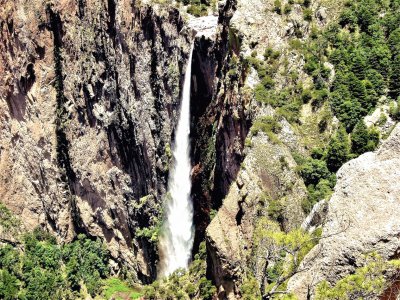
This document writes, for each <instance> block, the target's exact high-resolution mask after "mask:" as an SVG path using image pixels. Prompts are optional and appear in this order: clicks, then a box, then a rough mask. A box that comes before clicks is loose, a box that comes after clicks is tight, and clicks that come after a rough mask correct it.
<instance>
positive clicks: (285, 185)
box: [207, 133, 307, 299]
mask: <svg viewBox="0 0 400 300" xmlns="http://www.w3.org/2000/svg"><path fill="white" fill-rule="evenodd" d="M247 151H248V154H247V156H246V158H245V159H244V161H243V163H242V168H241V170H240V172H239V175H238V178H237V180H236V182H235V183H234V184H232V186H231V188H230V190H229V193H228V195H227V197H226V198H225V199H224V202H223V205H222V207H221V208H220V209H219V211H218V213H217V215H216V216H215V217H214V219H213V220H212V222H211V224H210V226H209V227H208V228H207V246H208V251H209V254H210V268H211V271H212V274H213V279H214V280H215V283H216V285H217V286H218V287H219V298H220V299H226V298H227V299H236V298H235V297H236V295H239V294H240V292H239V287H240V284H241V280H242V279H243V276H244V274H245V273H246V272H247V271H249V270H251V271H252V273H253V274H255V275H256V277H257V279H258V280H259V282H260V284H262V283H263V282H264V280H265V275H266V274H265V270H264V267H263V265H265V260H264V259H263V257H264V255H263V253H259V251H258V249H256V248H255V247H253V237H254V236H255V235H256V233H255V232H254V230H255V227H256V224H257V220H258V219H259V218H261V217H263V216H265V215H266V214H267V209H268V206H269V205H271V202H273V201H280V202H281V204H282V207H285V209H284V211H282V216H281V218H282V220H281V221H282V223H285V224H288V227H289V228H287V229H290V227H291V228H294V227H296V226H299V225H300V224H301V222H302V221H303V218H304V213H303V211H302V208H301V201H302V200H303V199H304V198H305V197H306V195H307V194H306V189H305V186H304V184H303V181H302V180H301V178H299V176H298V175H297V174H296V172H294V169H295V168H296V162H295V161H294V160H293V158H292V156H291V153H290V149H289V148H288V147H287V146H285V145H284V144H281V143H274V142H273V141H271V139H270V138H269V137H268V136H267V135H265V134H264V133H259V134H258V135H257V136H255V137H254V138H253V139H252V145H251V148H250V147H249V148H248V149H247Z"/></svg>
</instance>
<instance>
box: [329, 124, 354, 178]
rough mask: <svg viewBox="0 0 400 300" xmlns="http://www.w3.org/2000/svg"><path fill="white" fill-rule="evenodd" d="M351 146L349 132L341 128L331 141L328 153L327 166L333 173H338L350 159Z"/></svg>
mask: <svg viewBox="0 0 400 300" xmlns="http://www.w3.org/2000/svg"><path fill="white" fill-rule="evenodd" d="M349 154H350V145H349V139H348V135H347V132H346V130H345V128H344V127H343V126H340V127H339V129H338V131H337V133H336V135H335V136H334V137H333V138H332V139H331V141H330V142H329V145H328V150H327V153H326V164H327V166H328V169H329V170H330V171H331V172H336V171H337V170H339V168H340V167H341V166H342V165H343V164H344V163H345V162H346V161H347V160H348V159H349Z"/></svg>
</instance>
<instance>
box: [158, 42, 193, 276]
mask: <svg viewBox="0 0 400 300" xmlns="http://www.w3.org/2000/svg"><path fill="white" fill-rule="evenodd" d="M193 47H194V45H192V47H191V49H190V56H189V60H188V62H187V66H186V73H185V81H184V86H183V93H182V103H181V109H180V116H179V121H178V127H177V130H176V134H175V143H174V145H173V151H172V152H173V166H172V170H171V171H170V175H169V181H168V194H167V199H166V205H165V217H166V219H165V222H164V226H163V231H162V234H161V237H160V244H159V245H160V254H161V255H160V257H161V263H160V275H161V276H167V275H170V274H171V273H172V272H174V271H175V270H177V269H180V268H184V269H185V268H187V266H188V263H189V260H190V256H191V252H192V246H193V238H194V237H193V235H194V229H193V204H192V200H191V198H190V191H191V187H192V184H191V179H190V171H191V168H192V167H191V162H190V144H189V143H190V141H189V133H190V81H191V73H192V54H193Z"/></svg>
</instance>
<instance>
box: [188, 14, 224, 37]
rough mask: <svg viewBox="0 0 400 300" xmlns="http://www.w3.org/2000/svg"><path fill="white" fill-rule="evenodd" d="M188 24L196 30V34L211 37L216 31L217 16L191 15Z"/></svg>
mask: <svg viewBox="0 0 400 300" xmlns="http://www.w3.org/2000/svg"><path fill="white" fill-rule="evenodd" d="M188 26H189V27H190V28H191V29H193V30H194V31H195V32H196V36H205V37H207V38H212V37H213V36H215V34H216V33H217V26H218V17H217V16H204V17H199V18H196V17H191V18H190V19H189V23H188Z"/></svg>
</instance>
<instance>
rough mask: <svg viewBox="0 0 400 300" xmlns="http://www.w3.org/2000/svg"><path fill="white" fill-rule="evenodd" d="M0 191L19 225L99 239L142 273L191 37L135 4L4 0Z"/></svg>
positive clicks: (178, 24) (150, 252)
mask: <svg viewBox="0 0 400 300" xmlns="http://www.w3.org/2000/svg"><path fill="white" fill-rule="evenodd" d="M0 7H1V8H0V39H1V43H0V52H1V57H0V73H1V74H2V78H1V79H0V124H1V128H0V131H1V133H0V134H1V140H0V149H1V150H0V151H1V152H0V174H1V175H0V198H1V199H2V201H3V202H4V203H5V204H6V205H7V206H8V207H9V208H10V209H12V211H13V212H14V213H15V214H17V215H19V216H21V218H22V220H23V221H24V224H25V226H26V227H27V228H33V227H35V226H42V227H45V228H47V229H49V230H50V231H52V232H54V233H55V234H56V235H57V237H58V238H59V239H60V240H62V241H69V240H71V239H73V238H74V236H75V235H76V234H77V233H80V232H81V233H85V234H87V235H89V236H93V237H101V238H103V239H104V240H105V241H106V242H107V244H108V245H109V248H110V250H111V253H112V256H113V258H114V259H115V261H116V262H118V263H121V262H122V261H125V262H128V265H129V266H130V267H131V268H132V269H133V270H134V271H136V273H137V276H138V279H140V280H142V281H144V282H147V281H149V280H151V279H153V278H155V275H156V270H155V266H156V261H157V255H156V252H155V245H154V244H152V242H151V241H150V239H148V238H145V237H142V236H141V235H140V234H138V232H140V229H142V228H145V227H150V228H152V227H156V226H157V222H158V219H160V218H161V215H160V214H161V196H162V195H163V194H164V193H165V188H166V180H167V174H168V165H169V159H170V157H169V155H170V154H169V151H170V150H169V149H170V142H171V139H172V135H173V131H174V128H175V125H176V119H177V116H176V114H177V111H178V110H177V107H178V106H179V95H180V92H181V91H180V86H181V82H182V80H183V78H182V73H183V67H184V66H183V62H184V61H185V60H183V59H182V57H187V55H188V50H189V49H188V45H189V40H188V38H187V34H186V31H185V28H184V22H183V20H182V18H181V16H180V14H179V12H178V11H177V10H174V9H170V10H168V11H167V10H162V9H160V10H157V11H156V10H154V9H153V8H152V7H150V6H145V5H141V4H140V3H139V2H138V1H128V0H125V1H114V0H107V1H105V0H104V1H103V0H82V1H68V0H66V1H54V2H51V1H50V2H49V1H33V2H32V1H24V0H21V1H6V0H3V1H1V2H0Z"/></svg>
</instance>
